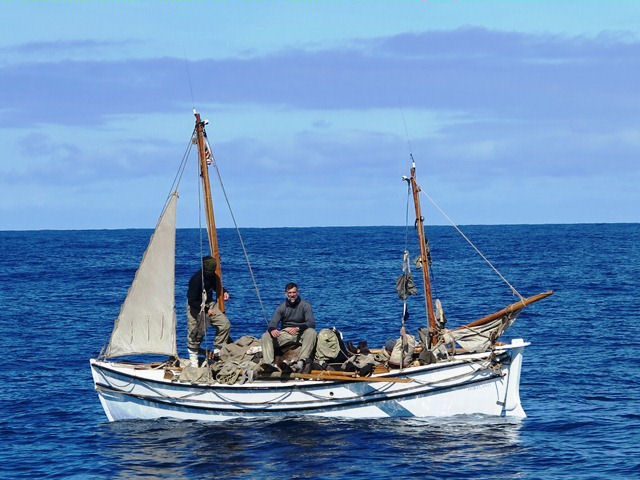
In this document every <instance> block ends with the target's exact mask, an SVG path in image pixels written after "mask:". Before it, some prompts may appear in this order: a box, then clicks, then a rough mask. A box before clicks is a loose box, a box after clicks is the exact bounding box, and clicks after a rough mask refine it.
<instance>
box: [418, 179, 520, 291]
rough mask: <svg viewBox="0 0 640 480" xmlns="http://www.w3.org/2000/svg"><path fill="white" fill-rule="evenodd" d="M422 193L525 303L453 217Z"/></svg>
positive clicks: (426, 194) (425, 193) (424, 192)
mask: <svg viewBox="0 0 640 480" xmlns="http://www.w3.org/2000/svg"><path fill="white" fill-rule="evenodd" d="M420 192H422V193H423V194H424V195H425V196H426V197H427V199H428V200H429V201H430V202H431V204H432V205H433V206H434V207H436V208H437V209H438V211H439V212H440V213H441V214H442V216H443V217H444V218H446V219H447V220H448V221H449V223H450V224H451V226H452V227H453V228H455V229H456V230H457V231H458V233H459V234H460V235H461V236H462V238H464V239H465V240H466V241H467V243H468V244H469V245H471V247H472V248H473V249H474V250H475V251H476V253H477V254H478V255H480V257H482V259H483V260H484V261H485V262H486V263H487V265H489V266H490V267H491V269H492V270H493V271H494V272H496V274H498V276H499V277H500V278H501V279H502V281H503V282H504V283H506V284H507V286H508V287H509V288H510V289H511V292H512V293H513V294H514V295H517V296H518V298H520V300H521V301H524V297H523V296H522V295H520V292H518V290H516V288H515V287H514V286H513V285H511V283H509V281H508V280H507V279H506V278H505V277H504V275H502V273H500V271H498V269H497V268H496V267H495V266H494V265H493V263H491V262H490V261H489V259H488V258H487V257H485V256H484V254H483V253H482V252H481V251H480V249H479V248H478V247H476V246H475V245H474V243H473V242H472V241H471V240H470V239H469V237H467V236H466V235H465V234H464V232H463V231H462V230H460V228H459V227H458V225H456V223H455V222H454V221H453V220H452V219H451V217H449V215H447V214H446V213H445V211H444V210H442V208H440V206H439V205H438V204H437V203H436V201H435V200H434V199H433V198H431V196H430V195H429V194H428V193H427V192H426V191H424V190H420Z"/></svg>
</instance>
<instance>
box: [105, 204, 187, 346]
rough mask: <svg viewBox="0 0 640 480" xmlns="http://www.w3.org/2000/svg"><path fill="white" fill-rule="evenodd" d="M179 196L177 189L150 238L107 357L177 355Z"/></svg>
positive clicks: (116, 324) (121, 311)
mask: <svg viewBox="0 0 640 480" xmlns="http://www.w3.org/2000/svg"><path fill="white" fill-rule="evenodd" d="M177 198H178V194H177V192H174V193H173V195H172V196H171V198H170V199H169V201H168V202H167V205H166V207H165V209H164V212H163V213H162V216H161V217H160V220H159V221H158V225H157V226H156V229H155V231H154V232H153V235H152V236H151V240H149V245H148V246H147V250H146V251H145V253H144V256H143V257H142V262H140V266H139V267H138V271H137V272H136V275H135V277H134V279H133V283H132V284H131V287H129V292H128V293H127V298H126V299H125V301H124V303H123V304H122V308H121V310H120V315H119V316H118V318H117V319H116V322H115V325H114V327H113V332H112V334H111V340H110V341H109V346H108V347H107V351H106V353H105V355H106V357H119V356H123V355H133V354H144V353H157V354H166V355H177V349H176V312H175V291H174V288H175V247H176V201H177Z"/></svg>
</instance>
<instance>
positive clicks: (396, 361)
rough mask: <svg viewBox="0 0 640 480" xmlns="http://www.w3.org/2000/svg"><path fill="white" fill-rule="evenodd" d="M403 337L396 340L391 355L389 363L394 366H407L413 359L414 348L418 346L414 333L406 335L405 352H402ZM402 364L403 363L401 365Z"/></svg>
mask: <svg viewBox="0 0 640 480" xmlns="http://www.w3.org/2000/svg"><path fill="white" fill-rule="evenodd" d="M402 347H403V345H402V337H400V338H398V340H396V343H395V345H394V346H393V350H392V351H391V356H390V357H389V365H390V366H392V367H401V366H402V367H407V366H409V365H410V364H411V362H412V360H413V350H414V349H415V347H416V339H415V337H414V336H413V335H409V334H407V335H405V340H404V354H403V352H402V350H403V349H402ZM401 364H402V365H401Z"/></svg>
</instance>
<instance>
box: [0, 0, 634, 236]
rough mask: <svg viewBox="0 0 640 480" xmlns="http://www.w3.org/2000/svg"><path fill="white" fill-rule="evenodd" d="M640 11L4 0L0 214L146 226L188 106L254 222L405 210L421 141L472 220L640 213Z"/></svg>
mask: <svg viewBox="0 0 640 480" xmlns="http://www.w3.org/2000/svg"><path fill="white" fill-rule="evenodd" d="M639 25H640V5H638V3H637V2H633V1H628V2H616V1H606V2H605V1H577V2H569V1H554V2H552V1H538V2H527V1H518V2H515V1H508V2H507V1H500V2H497V1H496V2H490V1H473V2H471V1H462V0H458V1H428V0H427V1H420V0H416V1H410V0H405V1H397V2H391V1H384V2H383V1H375V0H369V1H340V2H338V1H320V0H298V1H294V0H290V1H284V0H283V1H260V0H241V1H224V0H219V1H208V2H205V1H184V2H181V1H166V2H165V1H162V2H144V1H140V2H133V1H120V2H118V1H113V2H89V1H84V2H82V1H69V2H53V1H51V2H11V1H7V2H1V3H0V31H2V32H3V33H2V35H0V69H1V73H0V147H1V151H0V152H1V153H0V230H22V229H84V228H129V227H152V226H153V225H154V224H155V221H156V220H157V217H158V215H159V213H160V209H161V206H162V202H163V201H164V199H165V197H166V195H167V193H168V189H169V187H170V185H171V181H172V179H173V175H174V173H175V170H176V169H177V166H178V163H179V161H180V159H181V157H182V155H183V153H184V151H185V149H186V148H187V145H188V141H189V137H190V134H191V130H192V128H193V116H192V108H193V107H194V106H195V107H196V108H197V109H198V110H199V111H200V112H201V113H202V115H203V116H204V117H205V118H207V119H208V120H209V121H210V124H209V126H208V134H209V139H210V141H211V144H212V148H213V151H214V154H215V156H216V160H217V163H218V166H219V169H220V172H221V174H222V177H223V181H224V184H225V188H226V190H227V193H228V194H229V199H230V202H231V205H232V207H233V208H234V214H235V216H236V219H237V220H238V222H239V224H240V226H245V227H271V226H328V225H401V224H403V223H404V219H405V216H404V215H405V205H406V188H405V186H404V184H403V182H401V180H400V177H401V176H402V175H405V174H407V173H408V168H409V154H410V153H412V154H413V157H414V158H415V160H416V162H417V166H418V179H419V182H420V184H421V185H422V187H423V189H424V190H425V191H427V192H428V193H429V195H430V196H431V197H432V198H434V199H435V200H436V201H437V202H438V204H439V205H440V207H442V208H443V209H444V210H445V211H446V212H447V213H448V214H449V216H450V217H451V218H452V219H453V220H455V221H456V222H457V223H459V224H502V223H574V222H638V221H640V213H639V212H640V209H639V208H638V206H639V205H640V189H639V188H638V185H640V161H639V160H640V159H639V158H638V153H639V152H640V96H639V94H638V92H639V89H638V85H640V68H639V67H640V32H639V29H640V27H638V26H639ZM186 177H187V178H186V180H185V182H184V183H185V185H184V189H183V190H182V192H181V199H182V203H184V204H185V205H186V206H187V208H186V211H185V213H181V212H179V224H180V226H184V227H188V226H197V225H198V214H197V201H196V200H195V198H194V196H193V195H192V194H191V192H190V187H191V186H192V184H193V183H194V181H195V177H196V174H195V171H194V172H193V174H191V173H190V172H187V175H186ZM190 182H191V183H190ZM214 198H215V200H216V206H217V212H216V215H217V221H218V224H219V225H220V226H223V227H224V226H231V220H230V216H229V214H228V213H227V212H226V211H225V205H224V202H223V201H222V197H221V193H220V190H219V189H218V188H217V187H214ZM423 202H424V210H425V216H426V217H427V222H428V223H436V224H443V223H447V222H446V220H445V219H444V218H443V217H442V216H440V214H439V213H438V212H437V211H436V210H435V209H434V208H433V207H432V206H431V205H429V204H428V202H426V200H423Z"/></svg>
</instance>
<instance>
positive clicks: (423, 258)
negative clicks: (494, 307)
mask: <svg viewBox="0 0 640 480" xmlns="http://www.w3.org/2000/svg"><path fill="white" fill-rule="evenodd" d="M409 180H410V182H411V190H412V192H413V204H414V206H415V209H416V229H417V230H418V242H419V244H420V258H419V259H418V261H419V262H420V266H421V268H422V280H423V282H422V286H423V290H424V301H425V307H426V310H427V318H428V320H429V332H430V333H431V344H432V345H435V344H436V343H437V335H436V317H435V314H434V313H433V299H432V298H431V281H430V279H429V260H428V258H427V242H426V239H425V236H424V224H423V222H424V218H423V217H422V211H421V209H420V199H419V198H418V192H420V186H419V185H418V183H417V182H416V164H415V162H414V163H413V164H412V165H411V178H410V179H409Z"/></svg>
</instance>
